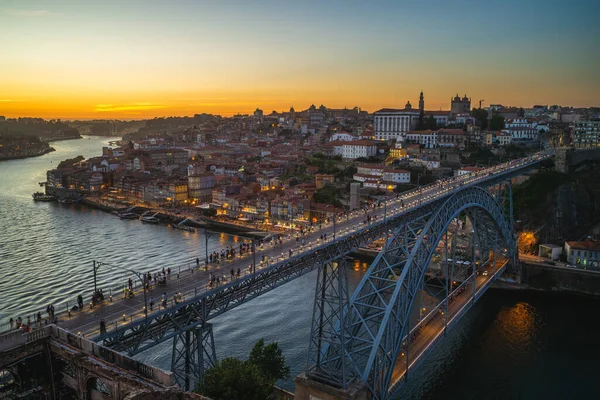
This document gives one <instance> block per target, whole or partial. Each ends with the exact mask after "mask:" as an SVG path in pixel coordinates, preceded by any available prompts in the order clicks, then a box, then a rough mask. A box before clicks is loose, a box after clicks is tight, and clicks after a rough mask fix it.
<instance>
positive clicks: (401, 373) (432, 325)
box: [389, 260, 508, 395]
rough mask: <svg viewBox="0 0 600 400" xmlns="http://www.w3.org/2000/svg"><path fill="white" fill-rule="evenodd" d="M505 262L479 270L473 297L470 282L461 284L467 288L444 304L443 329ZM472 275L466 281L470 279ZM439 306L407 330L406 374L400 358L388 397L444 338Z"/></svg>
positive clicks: (404, 362) (482, 291) (458, 316)
mask: <svg viewBox="0 0 600 400" xmlns="http://www.w3.org/2000/svg"><path fill="white" fill-rule="evenodd" d="M507 263H508V261H507V260H503V261H498V263H497V264H495V265H490V264H487V265H485V266H484V267H482V268H480V269H479V271H478V272H479V275H477V278H476V289H475V292H476V293H475V296H473V283H472V281H471V282H470V283H467V282H465V283H464V284H466V285H467V286H468V287H467V289H466V290H464V291H463V292H461V293H457V294H456V297H455V298H454V301H452V302H450V303H449V304H448V316H447V317H448V321H447V324H448V325H447V326H448V329H450V328H451V327H452V326H453V325H454V324H456V323H457V322H458V321H459V320H460V318H462V316H463V315H464V314H465V313H466V312H467V311H468V310H469V308H470V307H471V305H472V304H473V301H474V300H477V298H479V297H480V296H481V295H482V294H483V293H484V292H485V291H486V290H487V289H488V288H489V286H490V285H491V284H492V283H493V281H494V280H496V278H498V277H499V276H501V275H502V273H503V272H504V269H505V267H506V264H507ZM483 271H487V272H488V273H489V274H488V275H487V276H484V275H483V274H482V273H481V272H483ZM472 278H473V275H471V277H470V279H471V280H472ZM443 311H445V310H443V309H442V308H441V307H440V309H438V310H435V311H433V312H432V313H433V315H431V316H430V317H429V318H428V320H427V321H426V322H425V323H423V324H422V326H421V327H420V329H419V330H418V331H417V329H416V327H415V328H413V329H412V330H411V334H412V333H414V334H415V335H416V336H415V338H414V339H413V340H412V341H411V342H410V343H409V350H408V351H409V359H408V371H407V368H406V358H405V357H404V356H403V355H400V356H399V358H398V360H397V362H396V365H395V366H394V372H393V374H392V382H391V385H390V389H389V394H390V395H393V394H394V393H395V392H397V391H398V390H399V389H400V388H401V386H402V384H403V383H405V381H406V374H407V372H408V376H410V375H412V374H413V372H414V370H416V368H417V367H418V366H419V364H420V363H421V362H422V361H423V360H424V359H425V356H426V355H427V353H429V352H430V351H431V350H432V349H433V347H434V346H435V345H436V344H437V342H438V341H439V340H440V339H442V338H443V337H444V331H445V328H446V315H444V313H443Z"/></svg>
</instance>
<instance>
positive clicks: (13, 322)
mask: <svg viewBox="0 0 600 400" xmlns="http://www.w3.org/2000/svg"><path fill="white" fill-rule="evenodd" d="M9 324H10V330H11V331H12V330H13V325H14V324H15V320H14V319H12V317H11V318H10V321H9Z"/></svg>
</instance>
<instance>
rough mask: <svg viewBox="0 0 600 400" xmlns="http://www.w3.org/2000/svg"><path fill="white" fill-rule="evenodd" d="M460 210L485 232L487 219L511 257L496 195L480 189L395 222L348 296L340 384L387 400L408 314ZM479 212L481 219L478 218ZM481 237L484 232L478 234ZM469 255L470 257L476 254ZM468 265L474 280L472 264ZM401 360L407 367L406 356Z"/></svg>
mask: <svg viewBox="0 0 600 400" xmlns="http://www.w3.org/2000/svg"><path fill="white" fill-rule="evenodd" d="M472 210H477V212H478V213H473V212H472ZM465 211H469V212H470V217H471V218H472V220H473V221H474V227H477V228H476V229H477V230H478V231H480V229H484V230H487V229H488V228H487V225H485V224H487V223H490V221H491V222H492V223H493V226H494V231H496V232H498V233H499V234H500V237H501V239H502V242H503V243H504V244H505V247H506V248H507V252H508V254H514V248H515V243H514V236H513V231H512V224H511V219H510V217H508V216H507V215H506V213H505V210H504V209H503V207H502V206H501V205H500V203H498V201H497V199H496V197H494V196H493V195H492V194H491V193H490V191H489V190H487V189H484V188H482V187H477V186H473V187H468V188H465V189H463V190H461V191H458V192H456V193H455V194H454V195H452V196H451V197H449V198H448V199H447V200H445V201H444V203H443V204H439V205H438V207H436V210H435V211H434V212H431V213H424V214H422V215H421V216H420V218H413V219H411V220H406V221H405V222H404V223H400V224H397V225H396V227H395V228H394V229H393V231H392V232H391V233H392V235H391V237H390V238H389V239H388V241H387V244H386V247H385V249H384V250H382V251H381V252H380V253H379V255H378V256H377V258H376V259H375V260H374V261H373V263H372V264H371V267H370V268H369V270H368V271H367V274H366V275H365V276H364V277H363V279H362V280H361V282H360V284H359V286H358V288H357V289H356V291H355V292H354V293H353V294H352V296H351V298H350V301H349V306H348V315H347V320H348V321H347V323H346V326H345V327H346V329H345V332H346V337H345V338H344V341H345V343H346V347H345V354H344V362H345V363H346V365H348V366H350V368H348V369H347V372H348V376H347V377H345V379H343V381H344V382H349V381H351V380H352V379H360V380H361V381H363V382H365V383H367V387H368V388H369V390H370V391H371V394H372V396H373V398H376V399H383V398H386V397H387V394H388V388H389V386H390V380H391V374H392V371H393V368H394V365H395V363H396V360H397V359H398V355H399V353H400V351H401V348H402V347H403V344H404V339H405V338H406V337H407V335H408V333H409V332H410V329H409V316H410V311H411V309H412V307H413V305H414V302H415V298H416V297H417V296H416V295H417V292H418V290H419V289H420V288H421V285H422V282H423V278H424V274H425V270H426V269H427V267H428V265H429V263H430V260H431V257H432V255H433V253H434V252H435V250H436V247H437V245H438V243H439V242H440V241H441V240H442V238H443V237H444V233H445V232H446V231H447V229H448V226H449V225H450V223H451V222H452V221H453V220H454V219H455V218H456V217H457V216H458V215H460V214H461V213H462V212H465ZM478 214H482V215H486V218H477V215H478ZM478 220H481V222H478ZM480 227H481V228H480ZM484 233H485V234H487V233H488V232H481V235H483V234H484ZM478 240H479V242H483V239H482V238H479V239H477V238H476V237H475V239H474V241H475V242H477V241H478ZM474 248H475V246H474ZM473 254H474V258H475V254H476V253H475V251H473ZM472 265H473V276H475V275H476V274H475V268H476V265H475V263H473V264H472ZM474 286H475V285H474ZM406 350H408V349H406ZM406 362H407V365H408V362H409V360H408V352H407V354H406Z"/></svg>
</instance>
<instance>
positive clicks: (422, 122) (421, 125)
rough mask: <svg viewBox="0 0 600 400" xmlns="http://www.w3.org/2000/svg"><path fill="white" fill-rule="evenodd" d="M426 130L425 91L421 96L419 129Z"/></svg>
mask: <svg viewBox="0 0 600 400" xmlns="http://www.w3.org/2000/svg"><path fill="white" fill-rule="evenodd" d="M418 129H425V100H424V98H423V91H422V90H421V95H420V96H419V128H418Z"/></svg>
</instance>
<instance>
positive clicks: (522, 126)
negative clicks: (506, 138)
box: [504, 118, 539, 142]
mask: <svg viewBox="0 0 600 400" xmlns="http://www.w3.org/2000/svg"><path fill="white" fill-rule="evenodd" d="M504 131H505V132H506V133H508V134H509V135H510V137H511V141H513V142H532V141H535V140H537V139H538V136H539V131H538V129H537V122H535V120H533V119H528V118H512V119H507V120H506V122H505V125H504Z"/></svg>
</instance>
